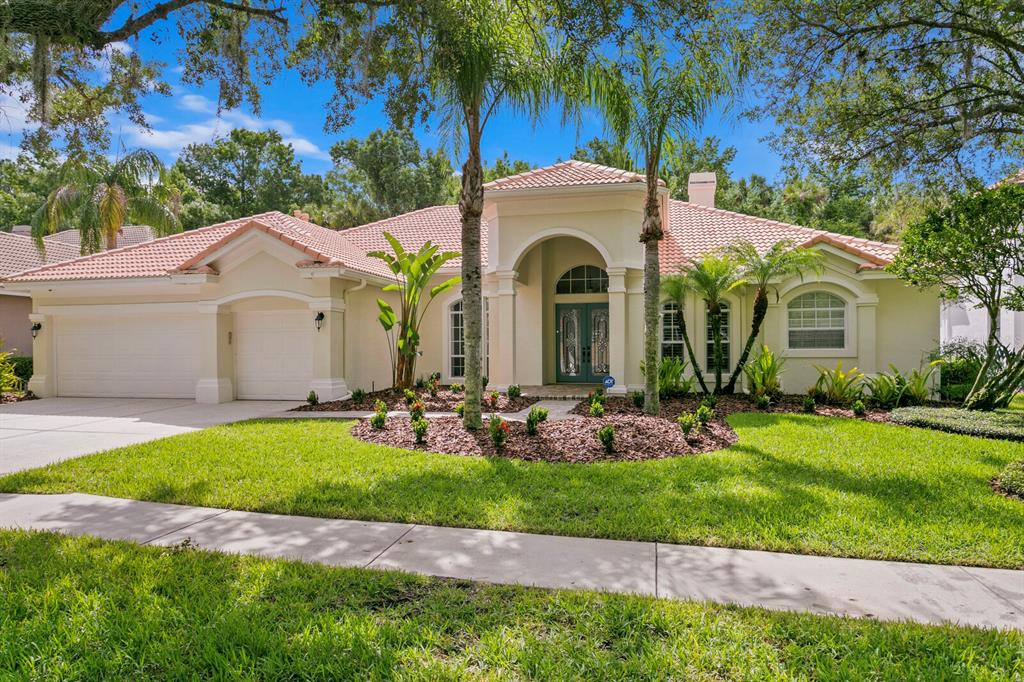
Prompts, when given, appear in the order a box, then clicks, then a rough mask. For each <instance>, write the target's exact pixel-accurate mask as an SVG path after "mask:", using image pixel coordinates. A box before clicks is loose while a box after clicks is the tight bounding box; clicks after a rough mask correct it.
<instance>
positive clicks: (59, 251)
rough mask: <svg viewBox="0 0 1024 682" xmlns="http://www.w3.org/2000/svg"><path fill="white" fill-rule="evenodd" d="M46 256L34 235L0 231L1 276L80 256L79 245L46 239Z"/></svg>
mask: <svg viewBox="0 0 1024 682" xmlns="http://www.w3.org/2000/svg"><path fill="white" fill-rule="evenodd" d="M44 243H45V244H46V253H45V256H44V254H43V253H41V252H40V251H39V249H38V248H37V247H36V242H35V240H34V239H32V237H30V236H28V235H24V234H13V233H11V232H0V277H2V276H4V275H10V274H13V273H15V272H21V271H22V270H30V269H32V268H38V267H40V266H42V265H45V264H47V263H59V262H60V261H66V260H71V259H72V258H76V257H78V255H79V253H78V245H77V244H74V245H71V244H63V243H60V242H56V243H53V242H50V241H49V240H44Z"/></svg>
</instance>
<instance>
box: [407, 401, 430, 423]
mask: <svg viewBox="0 0 1024 682" xmlns="http://www.w3.org/2000/svg"><path fill="white" fill-rule="evenodd" d="M426 411H427V407H426V405H424V404H423V401H422V400H415V401H413V403H412V405H410V406H409V418H410V419H412V420H413V421H416V420H417V419H423V413H424V412H426Z"/></svg>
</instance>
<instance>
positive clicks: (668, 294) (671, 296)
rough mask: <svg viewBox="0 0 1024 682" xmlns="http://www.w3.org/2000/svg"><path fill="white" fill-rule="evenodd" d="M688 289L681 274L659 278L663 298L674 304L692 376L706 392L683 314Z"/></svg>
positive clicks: (685, 280)
mask: <svg viewBox="0 0 1024 682" xmlns="http://www.w3.org/2000/svg"><path fill="white" fill-rule="evenodd" d="M689 291H690V284H689V282H688V281H687V279H686V278H685V277H684V276H682V275H669V276H668V277H666V278H665V279H663V280H661V294H662V297H663V299H664V300H665V301H666V302H669V303H675V304H676V310H677V311H678V313H677V314H676V319H677V320H678V323H679V333H680V334H681V335H682V337H683V345H684V346H685V347H686V354H687V356H688V357H689V358H690V366H691V367H693V373H694V376H696V377H697V383H698V384H700V390H702V391H704V392H705V393H707V392H708V386H707V384H706V383H704V373H703V372H701V371H700V364H698V362H697V356H696V355H694V354H693V346H692V345H691V344H690V334H689V332H687V330H686V316H685V315H684V314H683V313H684V309H685V305H686V294H687V293H689Z"/></svg>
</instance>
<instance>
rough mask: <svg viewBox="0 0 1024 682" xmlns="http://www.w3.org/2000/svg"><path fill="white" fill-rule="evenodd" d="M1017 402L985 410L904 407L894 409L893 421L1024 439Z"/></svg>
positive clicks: (1020, 413)
mask: <svg viewBox="0 0 1024 682" xmlns="http://www.w3.org/2000/svg"><path fill="white" fill-rule="evenodd" d="M1017 405H1019V403H1016V402H1015V404H1014V406H1013V408H1014V409H1010V410H997V411H994V412H982V411H980V410H963V409H960V408H958V407H900V408H897V409H895V410H893V412H892V419H893V421H895V422H897V423H900V424H905V425H907V426H920V427H923V428H927V429H937V430H939V431H948V432H950V433H962V434H966V435H970V436H981V437H983V438H1001V439H1005V440H1015V441H1024V413H1022V412H1021V411H1020V408H1019V407H1018V406H1017Z"/></svg>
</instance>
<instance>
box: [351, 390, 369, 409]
mask: <svg viewBox="0 0 1024 682" xmlns="http://www.w3.org/2000/svg"><path fill="white" fill-rule="evenodd" d="M365 401H366V391H364V390H363V389H361V388H357V389H356V390H354V391H352V402H354V403H355V404H356V405H362V404H363V403H364V402H365Z"/></svg>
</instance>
